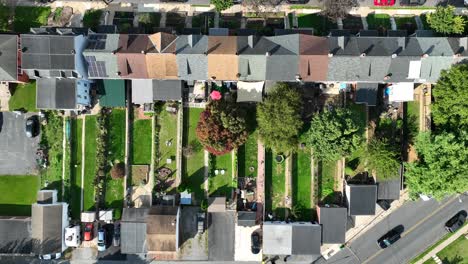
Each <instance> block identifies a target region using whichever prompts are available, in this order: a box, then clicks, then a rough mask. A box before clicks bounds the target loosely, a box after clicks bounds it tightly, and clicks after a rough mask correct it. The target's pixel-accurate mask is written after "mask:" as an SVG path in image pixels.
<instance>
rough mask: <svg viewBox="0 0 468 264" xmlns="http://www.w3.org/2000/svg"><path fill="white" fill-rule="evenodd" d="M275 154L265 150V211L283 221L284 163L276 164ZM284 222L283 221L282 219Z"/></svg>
mask: <svg viewBox="0 0 468 264" xmlns="http://www.w3.org/2000/svg"><path fill="white" fill-rule="evenodd" d="M275 157H276V153H274V152H273V151H271V150H267V151H266V153H265V207H266V208H265V209H266V211H267V212H272V213H273V214H274V215H275V217H276V218H278V219H283V218H284V216H285V213H286V209H285V205H284V198H285V197H284V195H285V188H286V186H285V181H286V171H285V161H283V162H282V163H277V162H276V160H275ZM283 220H284V219H283Z"/></svg>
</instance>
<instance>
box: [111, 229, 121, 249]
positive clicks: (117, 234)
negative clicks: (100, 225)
mask: <svg viewBox="0 0 468 264" xmlns="http://www.w3.org/2000/svg"><path fill="white" fill-rule="evenodd" d="M112 244H113V245H114V247H118V246H120V224H116V225H114V236H113V238H112Z"/></svg>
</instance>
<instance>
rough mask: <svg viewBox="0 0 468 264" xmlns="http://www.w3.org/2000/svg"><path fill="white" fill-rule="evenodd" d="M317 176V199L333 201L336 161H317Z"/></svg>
mask: <svg viewBox="0 0 468 264" xmlns="http://www.w3.org/2000/svg"><path fill="white" fill-rule="evenodd" d="M319 166H320V169H319V177H318V181H319V182H318V186H319V187H318V191H319V193H318V195H319V201H322V202H325V203H327V202H333V200H334V196H333V193H334V185H335V173H336V161H322V162H319Z"/></svg>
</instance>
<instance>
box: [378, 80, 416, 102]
mask: <svg viewBox="0 0 468 264" xmlns="http://www.w3.org/2000/svg"><path fill="white" fill-rule="evenodd" d="M413 88H414V83H412V82H400V83H394V84H392V85H390V86H388V87H387V90H386V92H385V93H386V94H387V95H388V101H390V102H408V101H413V100H414V90H413Z"/></svg>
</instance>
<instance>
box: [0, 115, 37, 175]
mask: <svg viewBox="0 0 468 264" xmlns="http://www.w3.org/2000/svg"><path fill="white" fill-rule="evenodd" d="M31 115H32V114H29V113H28V114H23V115H16V114H14V113H11V112H0V175H5V174H11V175H26V174H34V173H35V170H36V150H37V148H38V145H39V140H40V135H38V136H36V137H34V138H28V137H26V133H25V132H24V128H25V124H26V119H27V118H28V117H29V116H31Z"/></svg>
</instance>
